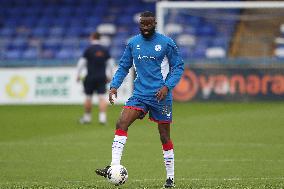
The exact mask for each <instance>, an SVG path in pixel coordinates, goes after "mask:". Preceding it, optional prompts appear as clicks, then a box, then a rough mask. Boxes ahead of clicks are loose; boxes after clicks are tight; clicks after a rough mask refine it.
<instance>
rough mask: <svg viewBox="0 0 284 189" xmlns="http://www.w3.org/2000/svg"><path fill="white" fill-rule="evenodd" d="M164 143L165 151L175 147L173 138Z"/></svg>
mask: <svg viewBox="0 0 284 189" xmlns="http://www.w3.org/2000/svg"><path fill="white" fill-rule="evenodd" d="M162 145H163V150H165V151H167V150H172V149H174V145H173V143H172V141H171V140H169V141H168V142H167V143H165V144H162Z"/></svg>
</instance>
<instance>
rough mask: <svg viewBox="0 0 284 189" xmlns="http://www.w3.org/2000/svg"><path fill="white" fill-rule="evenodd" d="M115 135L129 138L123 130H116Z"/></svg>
mask: <svg viewBox="0 0 284 189" xmlns="http://www.w3.org/2000/svg"><path fill="white" fill-rule="evenodd" d="M115 135H118V136H126V137H127V131H124V130H122V129H116V130H115Z"/></svg>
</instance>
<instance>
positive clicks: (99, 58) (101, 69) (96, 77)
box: [77, 32, 112, 124]
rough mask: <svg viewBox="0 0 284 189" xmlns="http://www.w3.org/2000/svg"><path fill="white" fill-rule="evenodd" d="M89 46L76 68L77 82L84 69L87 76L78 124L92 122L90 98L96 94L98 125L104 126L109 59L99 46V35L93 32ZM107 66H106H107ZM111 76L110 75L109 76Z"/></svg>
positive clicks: (106, 52)
mask: <svg viewBox="0 0 284 189" xmlns="http://www.w3.org/2000/svg"><path fill="white" fill-rule="evenodd" d="M90 42H91V45H90V46H89V47H88V48H87V49H86V50H85V51H84V53H83V56H82V57H81V58H80V59H79V61H78V64H77V68H78V75H77V81H78V82H79V81H80V80H81V74H82V71H83V70H84V68H87V75H86V77H85V79H84V81H83V85H84V92H85V94H86V99H85V103H84V109H85V113H84V115H83V117H82V118H80V120H79V122H80V123H81V124H86V123H90V122H91V120H92V96H93V93H94V92H97V94H98V99H99V123H101V124H105V123H106V121H107V115H106V110H107V101H106V94H105V93H106V83H107V82H108V81H109V80H110V78H111V76H110V77H109V78H108V77H107V74H106V72H107V70H111V69H112V68H111V66H110V68H109V69H107V68H108V65H111V61H110V60H111V59H110V55H109V52H108V50H107V49H106V48H105V47H104V46H102V45H101V44H100V34H99V33H97V32H94V33H92V34H91V35H90ZM107 64H108V65H107ZM110 75H111V74H110Z"/></svg>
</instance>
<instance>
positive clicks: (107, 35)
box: [0, 0, 283, 64]
mask: <svg viewBox="0 0 284 189" xmlns="http://www.w3.org/2000/svg"><path fill="white" fill-rule="evenodd" d="M0 3H1V7H0V44H1V45H0V49H1V54H0V59H1V60H17V59H27V60H31V59H46V60H48V59H62V60H63V59H64V60H66V59H71V60H75V59H77V58H78V57H79V56H80V54H81V52H82V50H83V49H85V48H86V46H87V45H88V39H87V37H88V36H89V34H90V32H92V31H94V30H98V31H99V32H101V33H102V34H103V35H104V37H103V39H104V44H105V45H106V46H108V47H111V48H110V52H111V54H112V56H113V57H114V58H116V59H118V58H119V57H120V56H121V53H122V51H123V49H124V45H125V43H126V41H127V40H128V39H129V37H131V36H132V35H134V34H136V33H137V32H138V28H137V24H136V23H137V16H138V15H139V12H141V11H144V10H150V11H153V12H155V1H146V0H137V1H132V0H104V1H99V0H81V1H77V0H42V1H38V0H23V1H19V0H0ZM202 14H203V16H200V14H198V12H197V11H192V12H190V13H189V12H188V11H184V12H183V11H179V12H177V11H170V12H169V13H168V15H167V24H166V25H165V31H166V33H167V34H168V35H170V36H171V37H173V38H174V39H175V40H176V42H177V44H178V45H179V46H180V51H181V53H182V56H183V57H184V59H189V58H225V57H227V56H228V54H229V53H228V52H229V50H230V41H231V39H232V37H233V35H234V32H235V28H236V25H237V21H236V20H234V19H231V20H230V19H227V20H220V19H219V20H216V19H215V20H214V19H206V18H208V17H212V15H219V16H220V15H221V16H222V14H223V15H226V14H231V15H232V14H233V15H238V14H240V10H203V11H202ZM224 26H226V27H224ZM282 36H283V34H282ZM275 52H276V54H279V56H283V45H282V46H279V47H277V49H276V50H275ZM277 52H278V53H277ZM279 52H280V53H279ZM73 63H74V62H72V64H73Z"/></svg>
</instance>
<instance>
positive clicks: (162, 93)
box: [156, 86, 169, 101]
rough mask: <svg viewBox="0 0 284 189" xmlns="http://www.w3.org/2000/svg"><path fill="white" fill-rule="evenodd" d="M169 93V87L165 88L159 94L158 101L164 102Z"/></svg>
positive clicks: (157, 94) (157, 95)
mask: <svg viewBox="0 0 284 189" xmlns="http://www.w3.org/2000/svg"><path fill="white" fill-rule="evenodd" d="M168 92H169V89H168V87H166V86H163V87H162V88H161V89H160V90H159V91H158V92H157V93H156V98H157V100H158V101H161V100H164V99H165V98H166V96H167V94H168Z"/></svg>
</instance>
